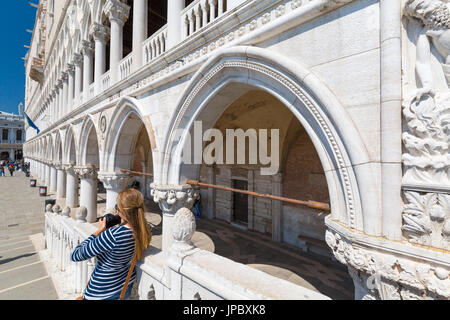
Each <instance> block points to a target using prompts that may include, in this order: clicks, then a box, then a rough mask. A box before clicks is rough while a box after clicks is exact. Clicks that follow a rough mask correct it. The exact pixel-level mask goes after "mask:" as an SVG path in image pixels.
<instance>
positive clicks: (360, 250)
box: [325, 230, 450, 300]
mask: <svg viewBox="0 0 450 320" xmlns="http://www.w3.org/2000/svg"><path fill="white" fill-rule="evenodd" d="M325 240H326V243H327V244H328V246H329V247H330V248H331V250H332V252H333V255H334V256H335V257H336V259H337V260H338V261H339V262H341V263H343V264H345V265H347V267H348V268H349V273H350V275H351V276H352V277H353V279H354V282H355V286H359V287H360V288H363V289H364V290H366V293H365V294H364V295H363V296H362V297H359V298H362V299H383V300H385V299H387V300H391V299H398V300H400V299H408V300H409V299H420V300H424V299H450V268H449V266H448V265H443V264H438V263H429V262H428V261H424V260H420V259H416V258H411V257H410V256H404V255H400V254H398V252H394V253H392V252H383V251H381V250H377V249H368V248H365V247H360V246H358V245H355V244H352V242H351V241H350V240H348V239H346V238H345V237H344V236H342V235H341V234H339V233H337V232H335V231H334V230H327V231H326V235H325ZM357 298H358V297H357Z"/></svg>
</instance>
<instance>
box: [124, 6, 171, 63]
mask: <svg viewBox="0 0 450 320" xmlns="http://www.w3.org/2000/svg"><path fill="white" fill-rule="evenodd" d="M169 2H170V1H169ZM147 7H148V1H147V0H134V2H133V71H137V70H139V68H140V67H142V65H143V62H144V60H143V57H142V54H143V50H142V43H143V42H144V41H145V40H146V39H147V36H148V35H147V24H148V23H147V20H148V8H147Z"/></svg>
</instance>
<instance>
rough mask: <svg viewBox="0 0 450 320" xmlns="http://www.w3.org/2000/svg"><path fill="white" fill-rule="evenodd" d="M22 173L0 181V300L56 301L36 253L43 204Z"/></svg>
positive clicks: (40, 246) (40, 242)
mask: <svg viewBox="0 0 450 320" xmlns="http://www.w3.org/2000/svg"><path fill="white" fill-rule="evenodd" d="M29 183H30V182H29V178H26V177H25V175H24V174H23V172H15V173H14V176H13V177H10V176H9V175H8V176H7V177H0V300H56V299H58V295H57V293H56V290H55V288H54V286H53V282H52V280H51V278H50V277H49V275H48V272H47V270H46V268H45V264H44V262H43V261H42V260H41V258H40V256H39V254H38V251H39V250H42V249H43V245H44V243H43V234H44V225H45V218H44V207H45V200H46V199H48V198H51V196H52V195H49V196H47V197H40V196H39V189H38V188H31V187H30V186H29Z"/></svg>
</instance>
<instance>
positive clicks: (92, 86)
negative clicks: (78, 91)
mask: <svg viewBox="0 0 450 320" xmlns="http://www.w3.org/2000/svg"><path fill="white" fill-rule="evenodd" d="M94 96H95V82H92V83H91V84H90V85H89V96H88V98H87V100H89V99H90V98H93V97H94Z"/></svg>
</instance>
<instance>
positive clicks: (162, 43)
mask: <svg viewBox="0 0 450 320" xmlns="http://www.w3.org/2000/svg"><path fill="white" fill-rule="evenodd" d="M166 39H167V25H165V26H164V27H162V28H161V29H159V30H158V31H157V32H155V33H154V34H153V35H152V36H151V37H149V38H148V39H147V40H145V41H144V43H143V46H142V48H143V57H144V63H149V62H150V61H152V60H154V59H155V58H157V57H159V56H160V55H161V54H163V53H164V52H166Z"/></svg>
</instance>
